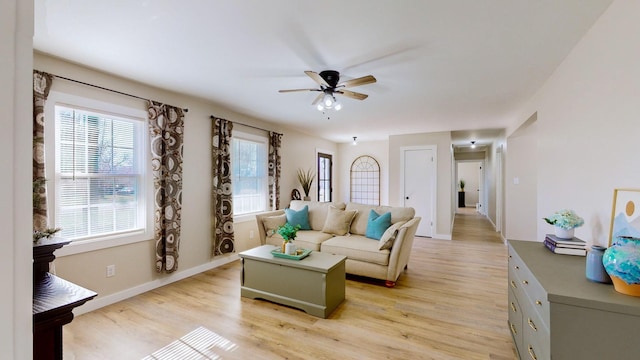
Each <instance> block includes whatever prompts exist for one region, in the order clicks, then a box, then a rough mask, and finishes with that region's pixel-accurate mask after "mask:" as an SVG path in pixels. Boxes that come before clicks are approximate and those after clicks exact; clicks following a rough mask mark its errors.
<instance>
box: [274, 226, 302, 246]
mask: <svg viewBox="0 0 640 360" xmlns="http://www.w3.org/2000/svg"><path fill="white" fill-rule="evenodd" d="M298 230H300V225H296V226H293V225H291V224H289V223H286V224H284V225H282V226H280V227H278V230H276V232H277V233H278V234H279V235H280V236H282V238H283V239H284V241H285V242H289V241H291V240H294V239H295V238H296V234H297V233H298Z"/></svg>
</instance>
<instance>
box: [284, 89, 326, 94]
mask: <svg viewBox="0 0 640 360" xmlns="http://www.w3.org/2000/svg"><path fill="white" fill-rule="evenodd" d="M298 91H320V89H290V90H278V92H281V93H288V92H298Z"/></svg>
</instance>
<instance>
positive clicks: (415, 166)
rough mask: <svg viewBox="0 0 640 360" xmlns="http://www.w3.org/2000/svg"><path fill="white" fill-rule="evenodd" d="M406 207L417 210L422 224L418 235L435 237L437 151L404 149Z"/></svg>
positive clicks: (417, 232) (403, 171)
mask: <svg viewBox="0 0 640 360" xmlns="http://www.w3.org/2000/svg"><path fill="white" fill-rule="evenodd" d="M402 167H403V170H402V174H403V181H402V182H403V184H402V185H403V189H402V190H403V199H404V206H406V207H412V208H414V209H415V210H416V216H420V217H421V218H422V220H420V224H419V225H418V230H417V231H416V235H418V236H426V237H431V236H433V209H434V202H435V191H434V188H435V178H436V177H435V169H436V167H435V150H434V149H433V148H426V147H421V148H413V147H411V148H403V149H402Z"/></svg>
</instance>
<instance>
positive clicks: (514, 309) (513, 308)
mask: <svg viewBox="0 0 640 360" xmlns="http://www.w3.org/2000/svg"><path fill="white" fill-rule="evenodd" d="M511 310H513V312H518V309H516V306H515V305H514V304H513V302H512V303H511Z"/></svg>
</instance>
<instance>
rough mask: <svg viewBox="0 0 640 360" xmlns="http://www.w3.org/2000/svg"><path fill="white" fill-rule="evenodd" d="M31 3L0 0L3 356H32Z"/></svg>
mask: <svg viewBox="0 0 640 360" xmlns="http://www.w3.org/2000/svg"><path fill="white" fill-rule="evenodd" d="M32 38H33V2H32V1H19V0H8V1H2V2H0V54H2V56H0V108H1V109H2V115H3V116H2V117H0V126H1V128H2V131H0V153H2V156H0V168H1V169H3V171H4V174H3V176H1V177H0V199H2V202H1V203H0V229H2V240H0V242H1V244H2V255H0V256H1V257H2V259H1V261H0V273H1V274H2V290H3V291H2V294H1V295H0V319H2V321H0V349H2V350H1V351H2V355H1V357H2V358H3V359H30V358H31V357H32V347H31V339H32V335H31V334H32V330H31V323H32V319H31V315H32V309H31V303H32V301H31V297H32V290H31V278H32V276H31V271H32V265H31V264H32V261H31V259H32V245H31V244H32V242H31V240H32V236H31V232H32V223H31V137H32V134H31V130H32V126H31V122H32V120H31V119H32V114H33V113H32V91H33V87H32V86H33V85H32V84H33V81H32V80H31V79H32V50H31V39H32Z"/></svg>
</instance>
